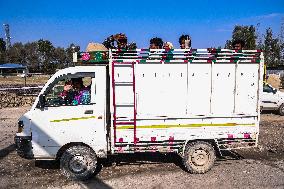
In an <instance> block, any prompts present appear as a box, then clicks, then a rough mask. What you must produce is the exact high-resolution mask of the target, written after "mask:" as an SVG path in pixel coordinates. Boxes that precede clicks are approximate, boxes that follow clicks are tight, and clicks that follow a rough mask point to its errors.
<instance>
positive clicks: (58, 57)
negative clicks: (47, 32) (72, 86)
mask: <svg viewBox="0 0 284 189" xmlns="http://www.w3.org/2000/svg"><path fill="white" fill-rule="evenodd" d="M53 57H54V64H55V65H56V69H62V68H66V67H67V64H68V62H67V54H66V52H65V49H64V48H61V47H57V48H55V50H54V54H53Z"/></svg>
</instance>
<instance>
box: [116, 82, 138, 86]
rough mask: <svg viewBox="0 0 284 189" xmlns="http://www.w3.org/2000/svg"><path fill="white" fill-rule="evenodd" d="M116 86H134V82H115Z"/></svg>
mask: <svg viewBox="0 0 284 189" xmlns="http://www.w3.org/2000/svg"><path fill="white" fill-rule="evenodd" d="M114 84H115V86H133V82H115V83H114Z"/></svg>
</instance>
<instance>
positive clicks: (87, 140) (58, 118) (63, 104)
mask: <svg viewBox="0 0 284 189" xmlns="http://www.w3.org/2000/svg"><path fill="white" fill-rule="evenodd" d="M104 74H105V73H104ZM100 75H102V73H76V74H72V75H71V74H66V75H64V76H62V77H59V78H58V79H56V80H55V81H54V82H53V83H52V84H51V85H50V87H49V88H48V89H47V90H46V92H45V96H46V97H45V98H46V104H45V107H44V108H43V109H37V110H36V113H35V114H36V115H35V116H36V119H35V121H34V122H33V124H32V127H33V128H32V137H33V146H34V147H37V148H34V149H37V150H38V151H37V152H35V154H38V156H41V157H43V158H44V157H53V156H55V155H56V153H57V151H58V149H59V148H60V147H62V146H63V145H65V144H68V143H73V142H77V143H84V144H87V145H89V146H91V147H92V148H93V149H94V150H95V151H102V150H104V151H106V149H107V142H106V129H105V96H106V90H105V79H104V78H105V76H104V77H101V78H98V76H100ZM80 80H82V81H83V86H81V87H83V89H81V92H82V91H83V92H82V94H78V93H76V92H77V91H76V90H77V89H75V86H74V84H75V83H74V81H80ZM70 81H71V82H72V81H73V88H72V89H71V90H70V91H68V93H67V94H63V93H64V92H63V91H64V90H63V89H64V87H65V88H66V85H68V84H70ZM68 82H69V83H68ZM73 93H76V94H75V96H74V94H73ZM76 95H77V96H76ZM80 95H81V97H80Z"/></svg>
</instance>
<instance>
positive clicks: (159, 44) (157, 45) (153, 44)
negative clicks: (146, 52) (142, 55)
mask: <svg viewBox="0 0 284 189" xmlns="http://www.w3.org/2000/svg"><path fill="white" fill-rule="evenodd" d="M163 44H164V42H163V40H162V39H161V38H159V37H155V38H152V39H151V40H150V47H149V48H150V49H162V48H163Z"/></svg>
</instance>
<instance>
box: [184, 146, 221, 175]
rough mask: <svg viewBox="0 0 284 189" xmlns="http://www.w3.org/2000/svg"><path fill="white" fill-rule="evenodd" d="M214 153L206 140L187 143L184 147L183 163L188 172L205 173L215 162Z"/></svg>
mask: <svg viewBox="0 0 284 189" xmlns="http://www.w3.org/2000/svg"><path fill="white" fill-rule="evenodd" d="M215 159H216V154H215V150H214V148H213V146H212V145H211V144H209V143H207V142H203V141H197V142H192V143H188V144H187V145H186V147H185V151H184V156H183V164H184V166H185V167H186V169H187V171H189V172H190V173H198V174H200V173H205V172H207V171H209V170H210V169H211V168H212V167H213V165H214V162H215Z"/></svg>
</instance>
